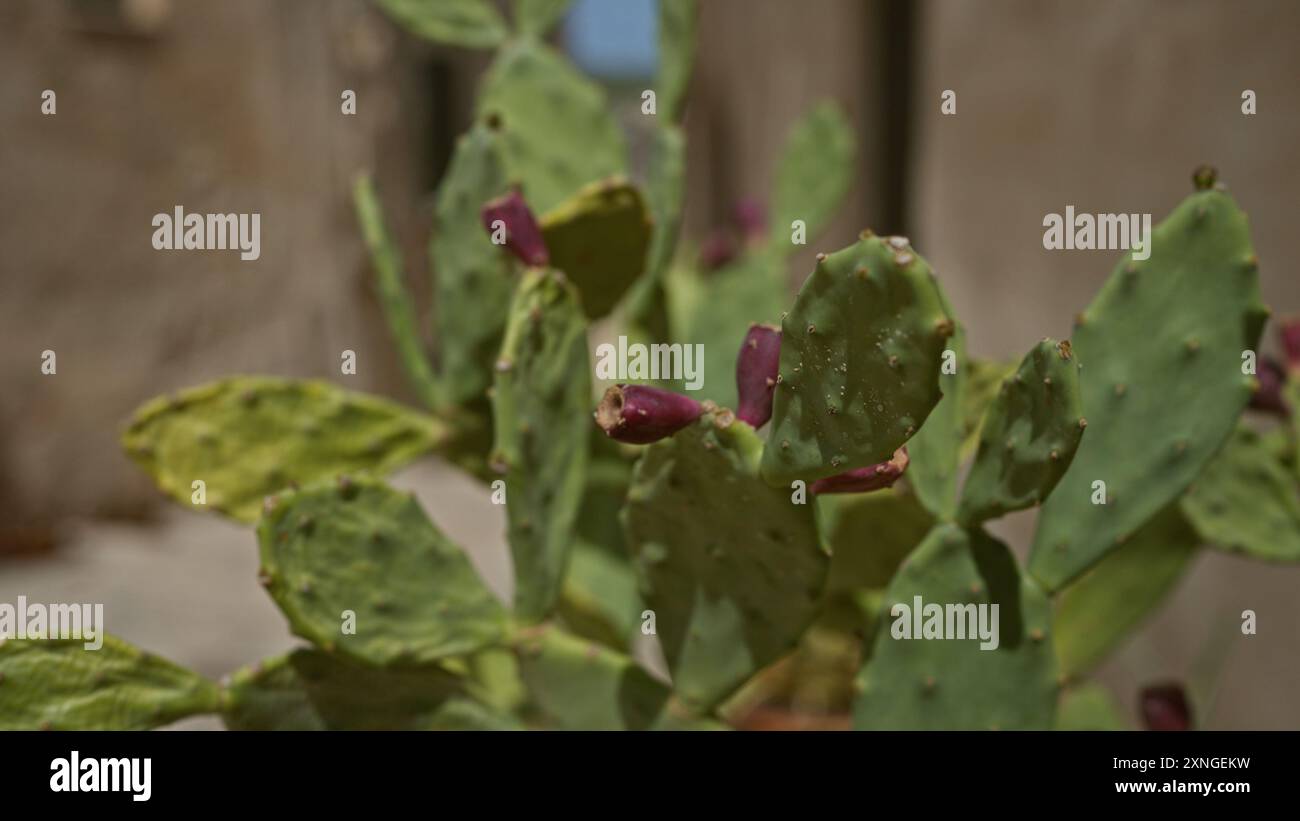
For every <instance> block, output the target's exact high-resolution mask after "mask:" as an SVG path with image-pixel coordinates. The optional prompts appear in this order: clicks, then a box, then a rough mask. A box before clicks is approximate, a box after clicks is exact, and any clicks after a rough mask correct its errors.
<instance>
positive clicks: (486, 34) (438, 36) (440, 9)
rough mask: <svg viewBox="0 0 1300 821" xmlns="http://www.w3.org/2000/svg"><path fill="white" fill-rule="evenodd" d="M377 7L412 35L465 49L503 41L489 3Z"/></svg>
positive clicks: (443, 1)
mask: <svg viewBox="0 0 1300 821" xmlns="http://www.w3.org/2000/svg"><path fill="white" fill-rule="evenodd" d="M378 2H379V7H380V8H382V9H383V10H384V11H385V12H387V13H388V15H389V16H390V17H392V18H393V19H394V20H395V21H397V22H398V23H399V24H401V26H402V27H403V28H405V29H406V30H407V31H409V32H411V33H412V34H415V35H418V36H420V37H423V38H425V39H426V40H432V41H433V42H435V43H446V44H447V45H452V46H464V47H466V48H493V47H494V46H497V45H500V44H501V43H502V42H504V41H505V39H506V36H507V34H508V31H507V30H506V24H505V21H504V20H502V19H501V15H500V14H498V13H497V10H496V8H495V7H494V6H493V4H492V3H491V2H490V0H436V2H430V0H378Z"/></svg>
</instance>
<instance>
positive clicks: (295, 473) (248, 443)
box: [122, 376, 446, 522]
mask: <svg viewBox="0 0 1300 821" xmlns="http://www.w3.org/2000/svg"><path fill="white" fill-rule="evenodd" d="M445 439H446V431H445V428H444V426H443V424H442V423H441V422H439V421H438V420H437V419H434V418H433V417H431V416H426V415H424V414H421V413H418V412H416V411H412V410H409V409H407V408H405V407H402V406H401V405H396V404H394V403H392V402H389V401H387V400H385V399H380V398H379V397H376V396H368V395H366V394H361V393H353V392H350V391H345V390H343V389H341V388H338V387H336V386H334V385H331V384H330V383H328V382H317V381H308V380H293V379H277V378H274V377H262V376H236V377H230V378H227V379H222V380H220V381H217V382H210V383H208V384H206V385H200V386H198V387H194V388H189V389H187V390H184V391H181V392H180V393H177V394H174V395H172V396H163V397H159V398H157V399H153V400H151V401H149V402H146V403H145V404H144V405H142V406H141V407H140V408H139V409H138V410H137V411H136V412H135V415H134V416H133V417H132V419H131V422H130V424H129V425H128V427H127V429H126V431H125V432H124V433H123V434H122V446H123V448H125V450H126V453H127V455H128V456H130V457H131V459H132V460H133V461H135V463H136V464H137V465H139V466H140V467H141V468H143V469H144V471H145V472H146V473H148V474H149V475H150V476H152V477H153V479H154V481H155V482H156V483H157V485H158V487H159V489H161V490H162V491H163V493H166V494H167V495H168V496H170V497H171V498H173V499H175V500H176V501H178V502H180V503H181V504H183V505H185V506H187V507H193V508H195V509H197V510H205V509H210V510H216V511H219V512H221V513H225V514H226V515H228V516H231V517H233V518H235V519H238V520H239V521H242V522H253V521H256V520H257V514H258V510H259V507H260V505H261V503H262V499H263V498H264V497H266V496H267V495H268V494H271V493H275V492H276V491H278V490H280V489H282V488H285V487H288V486H290V485H292V484H294V483H303V484H305V483H308V482H312V481H315V480H317V479H322V478H326V477H332V476H336V475H338V474H340V473H344V472H352V471H371V472H374V473H385V472H387V471H390V470H393V469H394V468H397V467H399V466H400V465H403V464H405V463H406V462H409V461H411V460H412V459H415V458H416V457H418V456H421V455H423V454H425V453H428V452H430V451H432V450H434V449H435V448H437V447H438V446H439V445H440V444H441V443H442V442H443V441H444V440H445ZM195 481H202V482H203V483H204V488H205V491H204V492H205V495H206V505H198V504H194V503H193V499H194V498H195V497H194V494H195V490H194V486H193V483H194V482H195Z"/></svg>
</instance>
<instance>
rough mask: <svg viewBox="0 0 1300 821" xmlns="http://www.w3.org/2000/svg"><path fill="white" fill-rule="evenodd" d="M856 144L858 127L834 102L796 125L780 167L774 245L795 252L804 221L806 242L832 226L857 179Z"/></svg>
mask: <svg viewBox="0 0 1300 821" xmlns="http://www.w3.org/2000/svg"><path fill="white" fill-rule="evenodd" d="M853 143H854V138H853V127H852V126H851V125H849V121H848V119H847V118H846V117H845V116H844V112H843V111H841V110H840V107H839V106H838V105H837V104H835V103H833V102H830V101H826V102H822V103H819V104H818V105H817V106H816V107H815V108H813V109H812V110H811V111H809V112H808V113H807V114H805V115H804V116H803V117H802V118H801V119H800V120H799V121H798V122H797V123H795V125H794V128H792V129H791V131H790V136H789V138H788V139H787V140H786V144H785V150H784V151H783V153H782V155H781V160H780V162H779V164H778V165H777V169H776V189H775V190H774V191H773V192H772V222H771V225H770V227H769V229H768V230H769V231H770V232H771V238H772V242H773V244H775V245H777V246H781V247H784V248H786V249H787V250H788V249H789V243H790V237H791V228H790V225H791V223H792V222H793V221H794V220H803V222H804V225H805V226H806V228H807V233H806V239H812V238H813V237H815V236H817V234H818V233H819V232H820V231H821V230H822V229H823V228H825V227H826V223H827V222H829V221H830V218H831V215H832V214H833V213H834V212H835V208H836V206H838V205H839V203H840V200H842V199H844V195H845V194H846V193H848V190H849V183H850V182H851V181H852V180H853V179H854V176H855V175H854V173H853Z"/></svg>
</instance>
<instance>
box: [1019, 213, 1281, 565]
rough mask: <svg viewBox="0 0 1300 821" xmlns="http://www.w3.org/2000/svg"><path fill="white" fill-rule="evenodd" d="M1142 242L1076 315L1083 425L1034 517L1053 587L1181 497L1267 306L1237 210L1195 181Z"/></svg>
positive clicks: (1239, 377) (1210, 441) (1232, 404)
mask: <svg viewBox="0 0 1300 821" xmlns="http://www.w3.org/2000/svg"><path fill="white" fill-rule="evenodd" d="M1150 254H1151V255H1150V259H1147V260H1136V259H1133V258H1132V254H1130V255H1129V256H1128V258H1126V259H1124V260H1123V261H1121V262H1120V264H1119V265H1118V266H1117V267H1116V269H1115V271H1114V273H1113V274H1111V277H1110V279H1109V280H1108V281H1107V283H1106V285H1105V287H1104V288H1103V289H1102V291H1101V293H1100V294H1099V295H1098V297H1097V298H1096V299H1095V300H1094V301H1093V303H1092V305H1090V306H1089V307H1088V309H1087V310H1085V311H1084V312H1083V314H1082V315H1081V316H1080V317H1079V324H1078V326H1077V327H1076V329H1075V334H1074V350H1075V352H1076V353H1077V354H1078V356H1079V359H1080V361H1081V362H1083V363H1084V368H1085V370H1086V373H1085V374H1084V375H1083V381H1082V391H1083V407H1084V409H1085V411H1086V412H1087V416H1088V423H1089V430H1088V435H1087V436H1086V437H1084V440H1083V443H1082V444H1081V445H1080V447H1079V451H1078V453H1077V454H1076V455H1075V458H1074V463H1073V464H1072V465H1071V466H1070V469H1069V470H1068V471H1066V474H1065V476H1064V477H1063V478H1062V479H1061V482H1060V484H1059V485H1058V486H1057V488H1056V490H1055V492H1054V493H1052V495H1051V497H1050V498H1049V499H1048V500H1047V502H1046V503H1045V504H1044V505H1043V509H1042V513H1041V515H1040V517H1039V520H1038V530H1037V532H1036V534H1035V536H1034V546H1033V550H1032V553H1031V555H1030V559H1029V569H1030V572H1031V573H1033V574H1034V576H1035V577H1036V578H1038V579H1039V580H1040V581H1041V582H1042V583H1043V584H1044V585H1045V586H1046V587H1047V588H1048V589H1049V590H1056V589H1059V588H1060V587H1062V586H1063V585H1065V584H1067V583H1069V582H1070V581H1071V580H1073V579H1075V578H1076V577H1078V576H1079V574H1081V573H1083V572H1084V571H1085V570H1087V569H1088V568H1089V567H1091V566H1092V565H1093V564H1095V563H1097V562H1098V561H1100V560H1101V559H1102V557H1104V556H1105V555H1106V554H1107V553H1109V552H1111V551H1112V550H1115V549H1116V548H1118V547H1119V546H1120V545H1122V544H1123V543H1124V542H1125V540H1126V539H1128V538H1130V537H1131V536H1132V535H1133V534H1134V533H1136V532H1137V530H1138V529H1139V528H1140V527H1141V526H1142V524H1143V523H1144V522H1145V521H1146V520H1148V519H1150V518H1151V517H1152V516H1154V515H1155V514H1156V513H1157V512H1158V511H1160V510H1161V509H1162V508H1164V507H1165V505H1167V504H1169V503H1170V502H1171V501H1173V500H1174V499H1175V498H1177V497H1178V496H1179V494H1181V493H1182V492H1183V491H1184V490H1185V489H1186V488H1187V487H1188V485H1190V484H1191V483H1192V482H1193V481H1194V480H1195V479H1196V476H1197V475H1198V474H1199V473H1200V472H1201V470H1202V468H1204V467H1205V465H1206V464H1208V463H1209V461H1210V459H1211V458H1212V457H1213V456H1214V454H1215V453H1216V452H1218V450H1219V448H1220V447H1222V445H1223V443H1224V442H1225V441H1227V439H1228V437H1229V436H1230V435H1231V433H1232V430H1233V428H1234V426H1235V425H1236V422H1237V417H1238V416H1239V415H1240V414H1241V411H1242V409H1243V408H1245V407H1246V403H1247V402H1248V401H1249V400H1250V395H1251V391H1252V390H1253V386H1254V378H1253V377H1250V376H1246V375H1244V374H1243V373H1242V353H1243V352H1244V351H1247V350H1254V349H1255V347H1256V345H1257V343H1258V342H1259V336H1260V331H1261V329H1262V327H1263V323H1264V319H1265V317H1266V316H1267V309H1266V308H1265V307H1264V304H1263V302H1261V300H1260V291H1259V270H1258V268H1259V266H1258V263H1257V261H1256V259H1255V253H1254V251H1253V250H1252V248H1251V244H1250V236H1249V233H1248V231H1247V228H1246V215H1245V214H1244V213H1242V211H1241V209H1240V208H1238V207H1237V204H1236V203H1235V202H1233V200H1232V198H1231V197H1230V196H1228V195H1227V194H1226V193H1224V192H1223V191H1219V190H1214V189H1208V190H1202V191H1198V192H1197V193H1195V194H1193V195H1192V196H1190V197H1188V198H1187V199H1186V200H1184V201H1183V203H1182V204H1181V205H1179V206H1178V207H1177V208H1176V209H1174V212H1173V213H1172V214H1171V215H1170V216H1169V218H1168V219H1166V220H1165V221H1164V222H1162V223H1160V224H1159V225H1158V226H1156V227H1155V230H1154V231H1153V232H1152V237H1151V239H1150ZM1098 482H1101V483H1104V494H1103V485H1098V484H1096V483H1098ZM1102 495H1104V497H1105V499H1106V502H1105V504H1097V503H1094V497H1095V498H1097V499H1100V498H1101V496H1102Z"/></svg>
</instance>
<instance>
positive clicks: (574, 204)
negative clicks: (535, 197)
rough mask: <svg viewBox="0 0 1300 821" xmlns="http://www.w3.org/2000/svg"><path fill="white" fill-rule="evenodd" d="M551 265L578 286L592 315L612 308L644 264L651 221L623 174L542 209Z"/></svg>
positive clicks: (602, 314) (642, 269)
mask: <svg viewBox="0 0 1300 821" xmlns="http://www.w3.org/2000/svg"><path fill="white" fill-rule="evenodd" d="M540 224H541V228H542V238H543V239H544V240H545V241H546V249H547V250H548V251H549V252H550V254H551V267H553V268H556V269H558V270H560V271H563V272H564V275H565V276H566V277H568V278H569V279H570V280H572V281H573V283H574V284H575V285H577V286H578V291H579V292H580V293H581V294H582V306H583V308H584V309H585V310H586V312H587V316H589V317H591V318H592V319H598V318H599V317H602V316H604V315H605V314H607V313H609V312H610V311H611V310H612V309H613V307H614V306H615V305H616V304H617V303H618V301H619V300H620V299H622V297H623V294H625V293H626V292H627V289H628V288H629V287H631V285H632V283H633V282H635V281H636V279H637V277H639V276H641V273H642V271H644V270H645V263H646V251H647V250H648V249H649V247H650V233H651V229H652V221H651V219H650V214H649V213H648V212H647V211H646V206H645V202H644V201H643V200H642V199H641V193H640V192H639V191H637V189H636V186H634V185H632V184H631V183H629V182H628V181H627V180H625V179H622V178H621V177H616V178H612V179H608V180H603V181H601V182H595V183H592V184H590V185H587V186H585V187H583V188H582V190H580V191H578V192H577V193H576V194H574V195H573V196H572V197H570V198H568V199H567V200H565V201H564V202H562V203H560V204H559V205H557V206H556V207H555V208H553V209H551V210H550V211H548V212H547V213H546V214H544V215H542V217H541V220H540Z"/></svg>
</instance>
